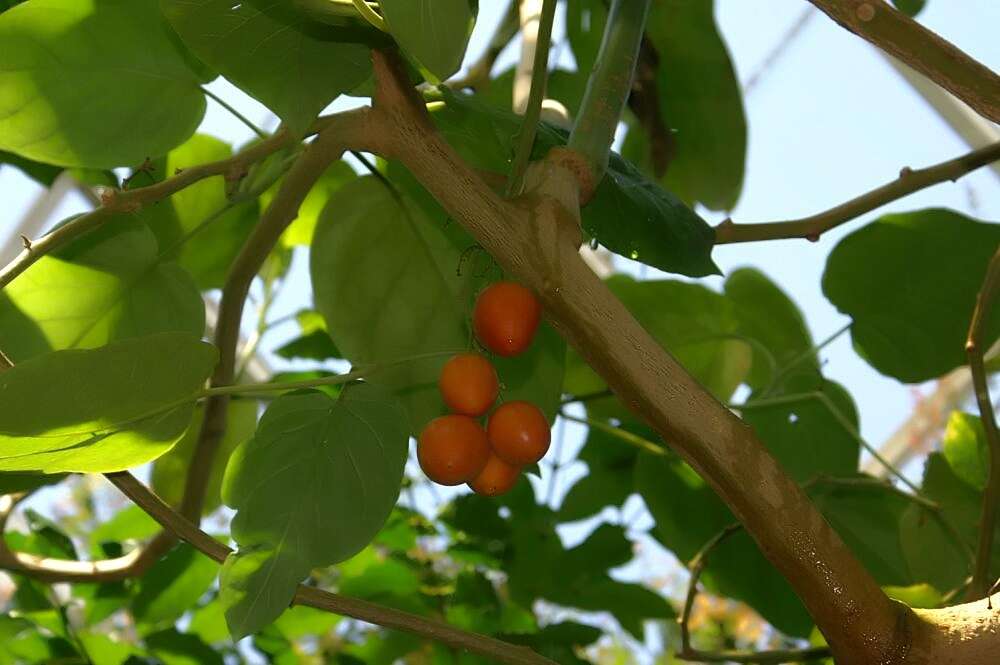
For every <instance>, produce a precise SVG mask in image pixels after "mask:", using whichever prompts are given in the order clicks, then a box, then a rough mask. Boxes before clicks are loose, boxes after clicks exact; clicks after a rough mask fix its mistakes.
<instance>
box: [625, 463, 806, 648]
mask: <svg viewBox="0 0 1000 665" xmlns="http://www.w3.org/2000/svg"><path fill="white" fill-rule="evenodd" d="M635 487H636V490H637V491H638V492H639V493H640V494H641V495H642V498H643V500H644V501H645V502H646V506H647V507H648V508H649V511H650V513H651V514H652V516H653V518H654V519H655V520H656V526H655V528H654V529H653V535H654V536H655V537H656V539H657V540H659V541H660V542H661V543H663V545H664V546H665V547H666V548H667V549H669V550H671V551H672V552H673V553H674V554H675V555H676V556H677V558H679V559H680V560H681V561H689V560H690V559H692V558H693V557H694V556H695V554H697V553H698V551H699V550H700V549H701V548H702V546H703V545H704V544H705V543H707V542H708V541H709V540H710V539H711V538H713V537H714V536H715V535H716V534H717V533H719V532H720V531H722V530H723V529H724V528H726V527H727V526H729V525H730V524H733V523H734V522H735V521H736V518H735V517H734V516H733V515H732V513H731V512H730V511H729V509H728V508H726V506H725V504H723V503H722V501H721V500H720V499H719V498H718V497H717V496H716V495H715V492H713V491H712V490H711V488H709V487H708V485H706V484H705V482H704V481H703V480H702V479H701V478H700V477H699V476H698V474H696V473H695V472H694V470H693V469H691V467H689V466H688V465H687V464H685V463H683V462H682V461H680V460H678V459H673V458H668V457H658V456H655V455H652V454H649V453H642V454H640V455H639V459H638V462H637V463H636V467H635ZM703 580H704V582H705V584H706V585H707V586H708V588H709V589H711V590H713V591H714V592H716V593H721V594H724V595H726V596H730V597H732V598H736V599H738V600H742V601H744V602H746V603H747V604H749V605H750V606H751V607H753V608H754V609H756V610H757V611H758V612H760V614H761V615H762V616H763V617H764V618H765V619H766V620H767V621H769V622H770V623H771V624H772V625H773V626H774V627H775V628H777V629H778V630H780V631H782V632H784V633H785V634H787V635H795V636H805V635H808V634H809V630H810V629H811V628H812V620H811V619H810V618H809V615H808V614H807V613H806V611H805V608H804V607H803V606H802V603H801V602H800V601H799V599H798V597H797V596H796V595H795V593H794V592H793V591H792V588H791V586H790V585H789V584H788V582H787V581H786V580H785V579H784V578H783V577H782V576H781V575H780V574H779V573H778V572H777V571H776V570H775V569H774V567H773V566H772V565H771V564H770V562H768V560H767V559H765V558H764V555H763V554H761V552H760V550H759V549H758V547H757V545H756V544H755V543H754V541H753V540H752V539H751V538H750V537H749V536H748V535H746V533H744V532H740V533H737V534H735V535H732V536H730V537H729V538H727V539H726V540H724V541H723V542H722V543H721V544H719V545H718V546H717V547H716V548H715V549H714V550H712V552H711V554H710V555H709V558H708V563H707V565H706V568H705V573H704V575H703Z"/></svg>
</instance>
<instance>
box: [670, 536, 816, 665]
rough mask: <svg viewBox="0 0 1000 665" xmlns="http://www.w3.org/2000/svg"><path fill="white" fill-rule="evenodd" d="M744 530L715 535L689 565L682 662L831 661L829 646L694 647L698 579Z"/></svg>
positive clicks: (679, 653)
mask: <svg viewBox="0 0 1000 665" xmlns="http://www.w3.org/2000/svg"><path fill="white" fill-rule="evenodd" d="M742 528H743V527H742V526H741V525H740V524H730V525H729V526H727V527H725V528H724V529H722V531H719V532H718V533H717V534H715V535H714V536H712V538H710V539H709V540H708V542H707V543H705V544H704V545H702V547H701V549H700V550H698V553H697V554H695V555H694V558H693V559H691V562H690V563H689V564H688V570H690V571H691V579H690V581H689V582H688V590H687V597H686V598H685V599H684V610H683V611H682V612H681V617H680V620H679V621H680V627H681V650H680V651H679V652H678V653H677V654H676V657H677V658H679V659H680V660H697V661H701V662H703V663H730V662H732V663H762V664H765V665H767V664H774V665H778V664H780V663H789V662H799V661H809V660H819V659H820V658H829V657H830V649H829V648H827V647H813V648H811V649H789V650H782V651H757V652H753V651H699V650H698V649H694V648H692V646H691V629H690V627H689V623H690V621H691V611H692V609H693V608H694V601H695V598H696V597H697V595H698V580H699V579H701V573H702V571H704V570H705V565H706V564H707V563H708V555H709V554H710V553H711V551H712V550H714V549H715V548H716V547H718V546H719V544H720V543H721V542H722V541H724V540H726V539H727V538H729V537H730V536H732V535H733V534H735V533H737V532H739V531H740V530H741V529H742Z"/></svg>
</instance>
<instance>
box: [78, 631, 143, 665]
mask: <svg viewBox="0 0 1000 665" xmlns="http://www.w3.org/2000/svg"><path fill="white" fill-rule="evenodd" d="M76 639H77V640H79V642H80V645H81V646H82V647H83V650H84V652H85V653H86V654H87V662H88V663H91V664H92V665H122V663H124V662H125V661H126V660H128V658H129V656H132V655H138V653H139V651H138V649H136V648H135V647H134V646H133V645H131V644H128V643H127V642H119V641H117V640H115V639H112V638H111V636H109V635H104V634H102V633H77V635H76Z"/></svg>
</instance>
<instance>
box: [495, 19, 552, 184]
mask: <svg viewBox="0 0 1000 665" xmlns="http://www.w3.org/2000/svg"><path fill="white" fill-rule="evenodd" d="M556 4H557V3H556V0H545V2H544V4H543V5H542V17H541V21H540V22H539V24H538V36H537V37H536V38H535V58H534V60H533V63H532V66H531V91H530V92H529V93H528V106H527V108H526V109H525V110H524V119H523V120H522V121H521V129H520V131H518V133H517V136H516V137H515V141H516V142H517V148H516V149H515V151H514V164H513V166H511V171H510V180H508V181H507V196H517V195H518V194H520V193H521V188H522V187H523V186H524V171H525V169H527V168H528V162H529V161H530V160H531V148H532V147H533V146H534V145H535V134H536V133H537V132H538V120H539V118H540V117H541V115H542V100H543V99H544V98H545V83H546V81H547V79H548V75H549V46H550V45H551V43H552V22H553V20H554V18H555V15H556Z"/></svg>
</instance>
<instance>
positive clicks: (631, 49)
mask: <svg viewBox="0 0 1000 665" xmlns="http://www.w3.org/2000/svg"><path fill="white" fill-rule="evenodd" d="M650 4H651V0H613V1H612V3H611V9H610V10H609V11H608V23H607V25H606V26H605V28H604V38H603V39H602V41H601V50H600V51H599V52H598V54H597V61H596V62H595V63H594V70H593V72H591V74H590V79H589V80H588V81H587V91H586V92H585V93H584V95H583V102H582V103H581V104H580V113H579V114H578V115H577V118H576V124H575V125H574V126H573V132H572V133H571V134H570V136H569V148H570V149H571V150H573V151H575V152H577V153H579V154H580V155H582V156H583V157H584V158H585V159H586V160H587V164H588V166H589V167H590V172H591V175H592V176H593V182H594V184H595V185H596V184H597V183H598V182H600V180H601V178H602V177H603V176H604V171H605V169H607V166H608V154H609V153H610V151H611V143H612V141H614V138H615V130H616V129H617V127H618V122H619V120H621V115H622V110H623V109H624V108H625V102H626V101H627V100H628V96H629V93H630V92H631V90H632V77H633V76H634V75H635V65H636V62H637V61H638V59H639V45H640V44H641V43H642V35H643V30H644V28H645V25H646V16H647V15H648V14H649V6H650Z"/></svg>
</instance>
